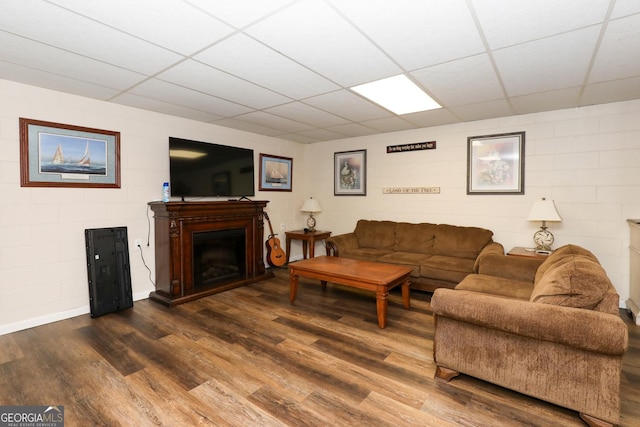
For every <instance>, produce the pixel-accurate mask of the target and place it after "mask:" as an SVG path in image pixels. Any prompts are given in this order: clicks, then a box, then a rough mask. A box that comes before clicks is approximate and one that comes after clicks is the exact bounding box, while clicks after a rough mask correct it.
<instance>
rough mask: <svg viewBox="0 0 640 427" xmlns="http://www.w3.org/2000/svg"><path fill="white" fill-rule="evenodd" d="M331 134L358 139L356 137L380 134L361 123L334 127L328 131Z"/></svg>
mask: <svg viewBox="0 0 640 427" xmlns="http://www.w3.org/2000/svg"><path fill="white" fill-rule="evenodd" d="M326 130H327V131H329V132H334V133H336V134H339V135H342V136H343V137H345V136H348V137H351V138H353V137H356V136H367V135H375V134H376V133H380V132H379V131H377V130H375V129H374V128H372V127H369V126H366V125H362V124H360V123H349V124H345V125H340V126H333V127H330V128H327V129H326Z"/></svg>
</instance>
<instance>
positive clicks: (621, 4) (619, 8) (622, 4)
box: [611, 0, 640, 18]
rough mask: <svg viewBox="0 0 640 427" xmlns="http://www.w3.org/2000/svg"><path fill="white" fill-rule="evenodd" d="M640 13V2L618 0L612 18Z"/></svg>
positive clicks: (635, 0)
mask: <svg viewBox="0 0 640 427" xmlns="http://www.w3.org/2000/svg"><path fill="white" fill-rule="evenodd" d="M634 13H640V2H639V1H637V0H617V1H616V5H615V7H614V8H613V13H612V14H611V18H620V17H622V16H628V15H632V14H634Z"/></svg>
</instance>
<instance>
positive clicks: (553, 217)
mask: <svg viewBox="0 0 640 427" xmlns="http://www.w3.org/2000/svg"><path fill="white" fill-rule="evenodd" d="M527 221H542V226H541V227H540V230H538V231H536V232H535V234H534V235H533V241H534V242H535V244H536V248H535V249H536V251H544V252H548V251H551V245H552V244H553V240H554V238H553V234H552V233H551V232H550V231H549V230H547V221H562V218H560V215H558V211H557V209H556V205H555V204H554V203H553V200H547V199H545V198H544V197H543V198H542V200H538V201H536V202H535V203H534V204H533V207H532V208H531V212H530V213H529V216H528V217H527Z"/></svg>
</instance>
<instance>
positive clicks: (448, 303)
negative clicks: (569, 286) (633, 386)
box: [431, 288, 629, 355]
mask: <svg viewBox="0 0 640 427" xmlns="http://www.w3.org/2000/svg"><path fill="white" fill-rule="evenodd" d="M431 308H432V310H433V314H434V315H435V316H436V322H437V317H438V316H442V317H448V318H451V319H454V320H457V321H460V322H466V323H470V324H474V325H477V326H481V327H485V328H490V329H494V330H498V331H503V332H507V333H510V334H515V335H519V336H523V337H527V338H531V339H535V340H541V341H549V342H555V343H559V344H563V345H566V346H570V347H574V348H578V349H581V350H585V351H591V352H596V353H601V354H608V355H622V354H624V353H625V351H626V350H627V348H628V346H629V336H628V331H627V326H626V325H625V323H624V321H623V320H622V319H621V318H620V317H618V316H615V315H612V314H608V313H602V312H599V311H594V310H585V309H580V308H572V307H562V306H557V305H550V304H541V303H533V302H528V301H518V300H513V299H508V298H501V297H498V296H493V295H485V294H479V293H477V292H473V291H464V290H453V289H444V288H440V289H436V291H435V292H434V293H433V296H432V298H431Z"/></svg>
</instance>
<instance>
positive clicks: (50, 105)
mask: <svg viewBox="0 0 640 427" xmlns="http://www.w3.org/2000/svg"><path fill="white" fill-rule="evenodd" d="M19 117H27V118H31V119H37V120H45V121H52V122H58V123H68V124H74V125H78V126H85V127H94V128H99V129H107V130H115V131H120V132H121V166H122V188H120V189H73V188H22V187H20V158H19V135H18V118H19ZM515 131H525V132H526V165H525V170H526V174H525V191H526V193H525V195H521V196H519V195H518V196H516V195H514V196H507V195H501V196H488V195H487V196H484V195H473V196H469V195H467V194H466V184H465V183H466V157H467V149H466V144H467V137H468V136H475V135H487V134H495V133H504V132H515ZM169 136H178V137H183V138H190V139H196V140H202V141H209V142H216V143H221V144H227V145H235V146H240V147H250V148H253V149H254V152H255V156H256V165H257V164H258V155H259V153H267V154H272V155H279V156H285V157H291V158H293V191H292V192H257V194H256V199H260V200H270V203H269V205H268V207H267V211H268V212H269V216H270V218H271V220H272V223H273V226H274V228H275V229H276V230H275V232H276V233H280V230H279V229H280V224H285V228H286V229H288V230H289V229H295V228H302V227H303V226H304V220H305V217H306V216H305V215H304V214H302V213H301V212H299V209H300V206H301V205H302V202H303V200H304V198H306V197H309V196H313V197H314V198H317V199H318V200H319V201H320V204H321V205H322V208H323V211H322V212H321V213H320V214H318V215H317V216H316V217H317V220H318V228H319V229H326V230H331V231H332V232H334V234H338V233H342V232H347V231H351V230H353V227H354V225H355V222H356V221H357V219H359V218H372V219H391V220H403V221H410V222H421V221H429V222H439V223H450V224H457V225H475V226H480V227H486V228H489V229H491V230H493V231H494V233H495V236H494V238H495V240H496V241H499V242H501V243H503V244H504V246H505V247H506V248H507V249H509V248H510V247H512V246H530V245H531V244H532V242H531V236H532V235H533V233H534V231H535V230H536V229H537V227H538V224H533V223H528V222H527V221H526V219H525V218H526V216H527V215H528V213H529V210H530V208H531V206H532V204H533V201H534V200H536V199H538V198H540V197H549V198H552V199H554V200H555V202H556V206H557V207H558V210H559V212H560V215H561V216H562V218H563V221H562V222H561V223H559V224H557V223H553V224H551V227H550V228H551V229H552V231H553V232H554V234H555V236H556V243H555V245H554V246H555V247H557V246H559V245H562V244H565V243H575V244H579V245H582V246H585V247H586V248H588V249H590V250H592V251H593V252H594V253H595V254H596V255H597V256H598V257H599V259H600V260H601V262H602V263H603V265H604V267H605V269H606V270H607V272H608V274H609V276H610V278H611V280H612V281H613V283H614V285H615V286H616V288H617V290H618V292H619V293H620V295H621V300H622V301H624V300H626V299H627V298H628V295H629V285H628V280H629V274H628V269H629V268H628V248H627V247H628V244H629V237H628V235H629V231H628V227H627V224H626V219H627V218H640V101H629V102H621V103H615V104H608V105H600V106H593V107H586V108H581V109H571V110H561V111H555V112H548V113H540V114H531V115H523V116H516V117H508V118H503V119H496V120H484V121H479V122H473V123H466V124H457V125H448V126H441V127H433V128H426V129H420V130H414V131H403V132H396V133H389V134H381V135H375V136H369V137H362V138H351V139H346V140H340V141H330V142H325V143H318V144H311V145H302V144H298V143H293V142H288V141H282V140H279V139H275V138H268V137H263V136H259V135H255V134H250V133H245V132H240V131H235V130H231V129H226V128H221V127H218V126H214V125H208V124H204V123H199V122H194V121H190V120H186V119H181V118H177V117H170V116H166V115H161V114H156V113H152V112H148V111H142V110H138V109H134V108H128V107H124V106H119V105H113V104H109V103H104V102H100V101H95V100H91V99H87V98H82V97H77V96H73V95H68V94H63V93H59V92H54V91H49V90H45V89H40V88H36V87H32V86H25V85H21V84H17V83H13V82H8V81H3V80H0V194H1V195H2V196H1V197H0V200H1V202H0V335H1V334H4V333H8V332H12V331H15V330H19V329H24V328H28V327H31V326H35V325H39V324H43V323H47V322H51V321H55V320H58V319H64V318H68V317H72V316H75V315H78V314H83V313H88V312H89V302H88V298H89V293H88V285H87V271H86V257H85V250H84V230H85V229H86V228H101V227H111V226H127V227H128V232H129V243H130V248H129V250H130V259H131V266H132V283H133V292H134V296H135V298H136V299H139V298H146V297H147V295H148V293H149V292H150V291H151V290H153V285H152V284H151V282H150V280H149V273H148V272H147V270H146V268H145V267H144V265H143V263H142V260H141V257H140V254H139V251H138V249H137V248H135V247H134V246H133V241H134V239H136V238H141V239H143V241H146V238H147V235H148V232H149V227H148V222H147V221H151V224H153V219H152V218H151V214H148V212H147V202H149V201H151V200H157V199H159V198H160V196H161V194H160V193H161V185H162V182H164V181H166V180H167V179H168V155H167V144H168V137H169ZM433 140H435V141H436V142H437V148H436V149H435V150H426V151H417V152H407V153H394V154H386V146H387V145H396V144H403V143H411V142H420V141H433ZM357 149H367V161H368V172H369V173H368V182H367V187H368V188H367V196H366V197H355V196H350V197H346V196H339V197H336V196H334V195H333V153H334V152H337V151H347V150H357ZM393 186H403V187H414V186H434V187H440V191H441V192H440V194H428V195H384V194H382V188H383V187H393ZM256 188H257V183H256ZM151 231H152V230H151ZM265 237H266V236H265ZM279 237H280V239H281V241H282V244H283V245H284V236H283V235H282V234H280V235H279ZM151 238H153V232H151ZM321 251H322V249H321V248H320V247H319V248H317V250H316V253H321ZM300 253H301V250H300V244H299V242H294V244H293V247H292V254H291V256H292V258H294V259H296V258H299V257H300ZM143 254H144V257H145V260H146V263H147V265H148V266H149V267H150V268H151V270H152V271H153V270H154V251H153V241H151V246H150V247H149V248H147V247H145V248H144V249H143ZM152 277H153V275H152Z"/></svg>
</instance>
